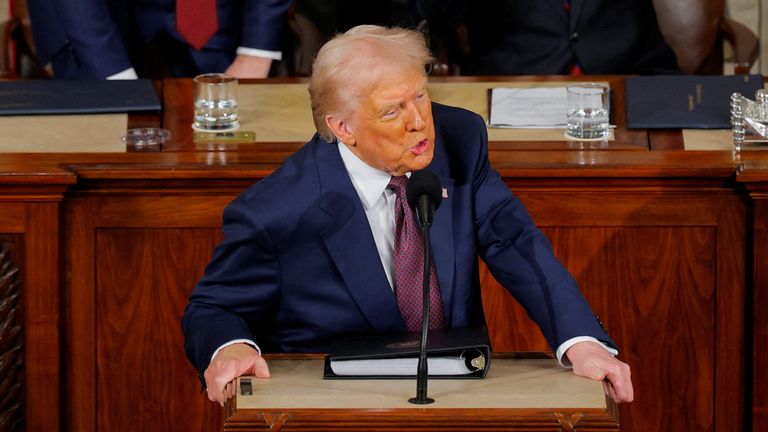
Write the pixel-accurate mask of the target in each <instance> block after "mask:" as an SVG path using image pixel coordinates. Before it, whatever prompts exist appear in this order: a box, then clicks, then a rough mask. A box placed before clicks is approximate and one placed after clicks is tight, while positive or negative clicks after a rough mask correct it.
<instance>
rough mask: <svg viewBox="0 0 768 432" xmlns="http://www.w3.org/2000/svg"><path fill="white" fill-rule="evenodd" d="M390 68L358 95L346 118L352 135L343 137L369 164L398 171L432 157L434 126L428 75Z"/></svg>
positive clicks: (419, 166)
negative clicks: (357, 99) (358, 97)
mask: <svg viewBox="0 0 768 432" xmlns="http://www.w3.org/2000/svg"><path fill="white" fill-rule="evenodd" d="M392 72H393V73H388V74H380V76H383V78H382V79H379V80H377V82H376V84H375V85H373V86H371V87H369V88H368V89H367V90H366V91H365V93H364V94H362V95H361V96H360V99H359V104H358V105H357V107H356V109H355V110H354V111H353V112H352V114H351V115H350V116H348V118H347V119H346V129H347V131H348V132H349V135H350V136H347V137H344V136H342V137H341V138H342V141H344V143H345V144H347V145H348V146H349V148H350V149H351V150H352V152H353V153H355V154H356V155H357V157H359V158H360V159H361V160H363V161H364V162H365V163H367V164H368V165H370V166H372V167H374V168H377V169H379V170H382V171H386V172H388V173H390V174H392V175H402V174H405V173H406V172H409V171H417V170H420V169H423V168H424V167H426V166H427V165H429V163H430V162H431V161H432V156H433V155H434V151H435V125H434V123H433V121H432V104H431V102H430V100H429V94H428V93H427V79H426V77H424V75H423V74H422V73H421V72H420V71H418V70H410V69H405V70H404V69H402V68H401V69H397V70H395V71H392ZM350 137H351V139H350Z"/></svg>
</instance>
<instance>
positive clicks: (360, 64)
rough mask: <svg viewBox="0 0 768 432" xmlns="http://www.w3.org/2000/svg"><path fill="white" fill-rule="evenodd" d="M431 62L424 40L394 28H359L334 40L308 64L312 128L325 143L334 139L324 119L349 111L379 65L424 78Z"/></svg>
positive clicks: (370, 81) (406, 30)
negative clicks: (410, 70) (409, 70)
mask: <svg viewBox="0 0 768 432" xmlns="http://www.w3.org/2000/svg"><path fill="white" fill-rule="evenodd" d="M433 61H434V58H433V57H432V54H431V53H430V51H429V48H427V44H426V41H425V40H424V36H422V34H421V33H419V32H418V31H415V30H408V29H404V28H398V27H381V26H376V25H361V26H357V27H354V28H352V29H350V30H348V31H347V32H346V33H341V34H338V35H336V36H334V37H333V38H332V39H331V40H329V41H328V42H326V43H325V45H323V46H322V48H320V51H318V53H317V56H316V57H315V61H314V63H313V64H312V78H311V79H310V81H309V97H310V100H311V101H312V116H313V120H314V122H315V128H317V131H318V132H319V133H320V136H322V137H323V138H324V139H325V140H326V141H329V142H330V141H334V140H335V137H334V136H333V132H331V130H330V128H329V127H328V125H327V124H326V123H325V116H326V115H328V114H332V113H338V114H345V113H347V112H348V111H350V110H352V109H353V108H354V107H355V105H356V103H357V100H358V98H359V96H360V92H361V91H363V88H364V87H365V86H364V85H363V86H360V84H361V83H362V84H371V83H372V81H373V80H374V79H375V78H376V74H375V73H371V71H373V70H375V69H376V68H377V66H379V65H381V64H382V63H387V64H388V65H393V64H394V65H396V66H401V67H403V68H414V69H418V70H420V71H421V72H422V73H423V74H424V75H425V76H426V71H425V69H424V68H425V66H427V65H431V64H432V62H433Z"/></svg>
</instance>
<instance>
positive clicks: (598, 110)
mask: <svg viewBox="0 0 768 432" xmlns="http://www.w3.org/2000/svg"><path fill="white" fill-rule="evenodd" d="M566 96H567V100H568V112H567V117H568V125H567V128H566V131H565V134H566V135H567V136H568V137H570V138H574V139H592V140H594V139H603V138H607V137H608V135H609V134H610V125H609V122H608V114H609V113H610V111H611V108H610V90H609V89H608V87H607V86H605V85H602V84H597V83H581V84H573V85H569V86H568V87H566Z"/></svg>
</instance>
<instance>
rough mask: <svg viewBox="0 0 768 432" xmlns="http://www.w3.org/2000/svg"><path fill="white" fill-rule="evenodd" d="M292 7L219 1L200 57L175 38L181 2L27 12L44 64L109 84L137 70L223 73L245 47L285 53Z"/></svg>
mask: <svg viewBox="0 0 768 432" xmlns="http://www.w3.org/2000/svg"><path fill="white" fill-rule="evenodd" d="M289 6H290V0H218V1H217V11H218V23H219V30H218V31H217V32H216V34H214V35H213V37H211V39H210V40H209V41H208V43H207V44H206V45H205V46H204V47H203V49H202V50H200V51H197V50H195V49H193V48H192V47H190V46H189V45H188V44H187V43H186V42H185V41H184V39H183V38H182V37H181V36H180V35H179V34H178V32H177V31H176V12H175V8H176V2H175V1H174V0H118V1H106V0H29V5H28V7H29V14H30V19H31V22H32V30H33V33H34V39H35V44H36V45H37V52H38V56H39V58H40V61H41V63H42V64H46V63H48V62H51V63H52V64H53V68H54V75H55V77H56V78H65V79H102V78H106V77H108V76H111V75H114V74H117V73H119V72H122V71H124V70H126V69H129V68H131V67H133V68H134V69H136V71H137V73H138V74H139V76H140V77H157V76H158V75H164V74H165V75H173V76H187V77H189V76H195V75H197V74H200V73H208V72H224V70H225V69H226V68H227V67H228V66H229V65H230V64H231V63H232V61H233V60H234V58H235V51H236V49H237V48H238V47H239V46H244V47H248V48H255V49H262V50H267V51H281V49H282V44H283V28H284V21H285V12H286V10H287V9H288V7H289ZM147 46H150V47H151V48H150V51H149V53H148V51H147ZM158 62H162V63H164V64H165V65H166V67H165V69H160V68H158V65H157V63H158Z"/></svg>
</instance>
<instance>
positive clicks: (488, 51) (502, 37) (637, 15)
mask: <svg viewBox="0 0 768 432" xmlns="http://www.w3.org/2000/svg"><path fill="white" fill-rule="evenodd" d="M564 3H565V2H564V0H471V1H469V0H414V1H413V3H412V9H413V16H414V20H415V22H416V23H418V22H419V21H420V20H422V19H426V20H427V21H428V22H429V25H430V27H431V30H432V31H433V33H434V34H435V35H436V36H437V37H438V39H440V40H442V41H444V43H445V46H446V47H448V48H449V55H450V57H451V59H452V61H455V62H457V63H458V64H459V65H460V67H461V74H462V75H553V74H568V73H570V71H571V68H572V66H573V65H575V64H578V65H579V67H580V68H581V70H582V71H583V72H584V73H585V74H653V73H678V66H677V62H676V58H675V54H674V52H673V51H672V49H671V48H670V47H669V46H668V45H667V44H666V43H665V41H664V39H663V37H662V35H661V32H660V30H659V26H658V23H657V21H656V13H655V11H654V9H653V3H652V1H651V0H620V1H616V0H572V2H571V6H570V8H571V10H570V12H568V11H567V10H566V8H565V7H564ZM457 28H460V30H459V39H460V40H461V41H460V42H457V41H456V33H457Z"/></svg>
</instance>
